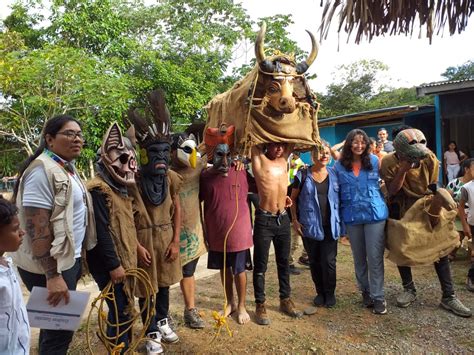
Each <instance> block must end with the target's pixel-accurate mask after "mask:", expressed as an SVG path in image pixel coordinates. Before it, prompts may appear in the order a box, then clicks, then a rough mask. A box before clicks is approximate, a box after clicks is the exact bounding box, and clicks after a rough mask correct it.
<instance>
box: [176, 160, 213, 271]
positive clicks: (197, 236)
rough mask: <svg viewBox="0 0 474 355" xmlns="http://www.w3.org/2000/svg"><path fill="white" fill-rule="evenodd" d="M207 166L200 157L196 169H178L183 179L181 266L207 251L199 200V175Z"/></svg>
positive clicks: (180, 237) (181, 198)
mask: <svg viewBox="0 0 474 355" xmlns="http://www.w3.org/2000/svg"><path fill="white" fill-rule="evenodd" d="M205 166H206V162H205V161H204V160H201V159H200V160H199V161H198V165H197V166H196V168H195V169H192V168H185V169H179V170H176V172H177V173H178V174H179V175H180V176H181V177H182V179H183V183H182V186H181V189H180V190H179V200H180V203H181V216H182V223H181V233H180V236H179V252H180V257H181V266H184V265H186V264H187V263H189V262H191V261H193V260H195V259H197V258H199V257H200V256H201V255H203V254H205V253H206V252H207V250H206V245H205V243H204V234H203V229H202V222H201V213H200V202H199V176H200V175H201V171H202V169H203V168H204V167H205ZM173 169H174V168H173Z"/></svg>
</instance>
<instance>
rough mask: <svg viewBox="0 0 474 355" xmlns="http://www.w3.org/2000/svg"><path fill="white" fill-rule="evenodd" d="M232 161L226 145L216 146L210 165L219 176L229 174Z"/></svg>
mask: <svg viewBox="0 0 474 355" xmlns="http://www.w3.org/2000/svg"><path fill="white" fill-rule="evenodd" d="M231 163H232V159H231V156H230V149H229V146H228V145H227V144H218V145H217V147H216V150H215V151H214V157H213V159H212V165H213V167H214V169H215V170H217V171H218V172H219V173H220V174H223V175H225V174H227V173H228V172H229V168H230V165H231Z"/></svg>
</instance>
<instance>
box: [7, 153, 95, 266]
mask: <svg viewBox="0 0 474 355" xmlns="http://www.w3.org/2000/svg"><path fill="white" fill-rule="evenodd" d="M37 166H43V168H44V171H45V172H46V176H47V178H48V182H49V185H50V187H51V190H52V191H53V194H54V205H53V209H52V211H51V217H50V220H49V222H50V228H51V230H52V231H53V235H54V240H53V242H52V243H51V250H50V253H51V256H52V257H54V258H55V259H56V261H57V264H58V272H63V271H66V270H69V269H70V268H71V267H73V266H74V263H75V261H76V260H75V258H74V250H75V244H74V236H73V233H72V229H73V227H74V224H73V213H74V204H73V200H72V198H73V197H72V188H71V180H70V177H69V175H68V173H67V172H66V171H64V169H63V168H62V167H61V166H60V165H58V163H56V162H55V161H54V160H53V159H51V158H50V157H49V156H47V155H46V154H45V153H42V154H41V155H40V156H38V157H37V158H36V159H35V160H33V162H32V163H31V164H30V166H28V168H27V169H26V170H25V172H24V174H23V177H22V178H21V180H20V186H19V189H18V195H17V199H16V204H17V206H18V208H19V214H18V218H19V220H20V224H21V225H22V226H23V227H25V222H26V221H25V215H24V208H23V188H24V179H25V177H26V176H28V174H29V173H30V172H31V170H33V169H34V168H36V167H37ZM75 173H76V174H78V172H77V170H76V171H75ZM78 176H79V175H78ZM81 184H83V183H82V181H81ZM83 186H84V184H83ZM85 188H86V187H85V186H84V190H85ZM86 205H87V214H88V215H87V218H86V223H87V228H86V236H85V238H84V242H83V247H84V248H85V249H86V250H90V249H92V248H93V247H95V245H96V244H97V236H96V230H95V218H94V211H93V207H92V200H91V196H90V195H89V193H86ZM11 255H12V258H13V260H14V263H15V264H16V265H17V266H19V267H20V268H22V269H24V270H26V271H29V272H32V273H35V274H43V273H44V271H43V269H42V268H41V266H40V264H39V263H38V262H36V261H35V260H34V258H33V252H32V248H31V238H29V237H26V238H24V239H23V243H22V244H21V246H20V248H19V249H18V251H17V252H15V253H11Z"/></svg>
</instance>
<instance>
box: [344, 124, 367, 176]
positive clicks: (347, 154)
mask: <svg viewBox="0 0 474 355" xmlns="http://www.w3.org/2000/svg"><path fill="white" fill-rule="evenodd" d="M356 136H362V139H363V140H364V142H365V149H364V152H363V153H362V156H361V157H360V159H361V168H362V169H365V170H372V169H373V166H372V163H371V162H370V139H369V136H368V135H367V133H365V132H364V131H363V130H361V129H358V128H356V129H353V130H352V131H350V132H349V133H348V134H347V136H346V141H345V143H344V146H343V148H342V153H341V158H340V159H339V162H340V163H341V165H342V166H343V167H344V168H346V170H347V171H352V162H353V161H354V154H353V153H352V141H353V140H354V138H355V137H356Z"/></svg>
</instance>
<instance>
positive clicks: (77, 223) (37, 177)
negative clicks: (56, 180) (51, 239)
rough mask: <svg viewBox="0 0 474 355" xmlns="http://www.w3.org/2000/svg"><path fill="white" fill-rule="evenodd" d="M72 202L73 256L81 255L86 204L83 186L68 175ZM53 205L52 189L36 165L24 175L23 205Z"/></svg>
mask: <svg viewBox="0 0 474 355" xmlns="http://www.w3.org/2000/svg"><path fill="white" fill-rule="evenodd" d="M69 178H70V181H71V185H70V186H71V187H72V198H73V203H74V213H73V230H72V233H73V236H74V257H75V258H79V257H80V256H81V250H82V242H83V241H84V238H85V235H86V216H87V206H86V202H85V195H84V194H85V190H84V189H85V187H83V186H82V184H80V183H79V182H78V179H79V177H78V176H71V175H69ZM53 205H54V197H53V191H52V190H51V186H50V185H49V182H48V177H47V176H46V172H45V171H44V168H43V166H38V167H36V168H34V169H32V170H31V172H30V173H29V174H28V175H27V176H25V177H24V187H23V207H36V208H44V209H47V210H52V209H53Z"/></svg>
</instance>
